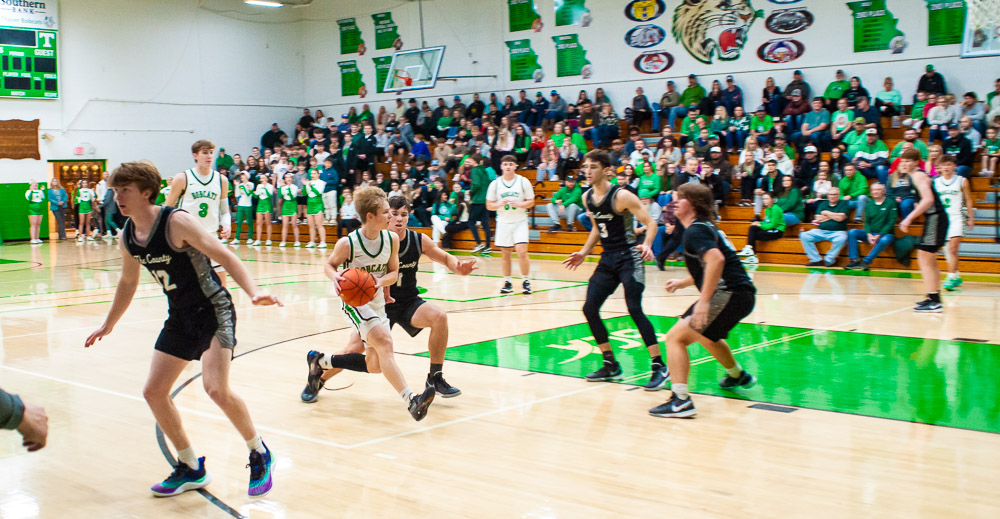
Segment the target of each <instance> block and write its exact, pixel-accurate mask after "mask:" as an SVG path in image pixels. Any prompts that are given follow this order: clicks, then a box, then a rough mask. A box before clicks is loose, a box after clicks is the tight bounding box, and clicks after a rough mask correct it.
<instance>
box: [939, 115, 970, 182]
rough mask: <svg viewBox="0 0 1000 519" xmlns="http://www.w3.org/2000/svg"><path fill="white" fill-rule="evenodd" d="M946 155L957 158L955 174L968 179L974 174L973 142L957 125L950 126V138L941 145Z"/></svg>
mask: <svg viewBox="0 0 1000 519" xmlns="http://www.w3.org/2000/svg"><path fill="white" fill-rule="evenodd" d="M941 147H942V148H943V149H944V153H945V155H951V156H952V157H955V173H958V174H959V175H962V176H963V177H966V178H968V177H969V176H970V175H971V174H972V166H973V165H974V163H973V155H974V153H973V151H972V141H970V140H969V138H968V137H966V136H965V134H963V133H962V128H961V127H960V126H959V125H957V124H955V123H952V124H949V125H948V138H947V139H945V140H944V142H942V143H941Z"/></svg>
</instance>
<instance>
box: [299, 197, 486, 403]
mask: <svg viewBox="0 0 1000 519" xmlns="http://www.w3.org/2000/svg"><path fill="white" fill-rule="evenodd" d="M389 215H390V218H389V230H390V231H392V232H394V233H396V235H398V236H399V281H397V282H396V283H394V284H393V285H391V286H390V287H389V293H388V294H387V296H388V297H386V299H385V301H386V305H385V313H386V315H387V316H388V317H389V326H390V327H392V326H393V325H396V324H398V325H399V326H400V327H401V328H403V329H404V330H406V333H408V334H410V337H416V336H417V334H419V333H420V330H422V329H424V328H430V329H431V332H430V336H429V337H428V338H427V350H428V351H429V352H430V360H431V369H430V372H429V373H428V374H427V386H428V387H431V386H433V387H434V390H435V391H437V393H438V394H439V395H441V396H442V397H444V398H451V397H456V396H458V395H461V394H462V391H461V390H459V389H458V388H457V387H454V386H452V385H450V384H448V382H447V381H445V379H444V375H443V373H442V369H443V366H444V354H445V350H446V349H447V348H448V314H446V313H444V311H443V310H441V309H440V308H438V307H437V306H436V305H434V304H433V303H428V302H427V301H424V300H423V299H421V298H420V296H419V292H418V291H417V267H418V264H419V263H420V256H421V255H426V256H427V257H428V258H430V259H431V260H433V261H436V262H438V263H440V264H442V265H444V266H446V267H448V270H450V271H451V272H453V273H455V274H458V275H460V276H468V275H469V274H471V273H472V271H473V270H475V269H476V261H475V260H464V261H463V260H459V259H458V258H457V257H455V256H452V255H451V254H448V253H447V252H445V251H444V250H442V249H441V248H440V247H438V246H437V245H436V244H435V243H434V241H433V240H431V239H430V237H429V236H427V235H426V234H421V233H418V232H416V231H413V230H410V229H408V228H407V225H406V224H407V222H408V221H409V219H410V205H409V204H408V203H407V202H406V199H405V198H403V197H401V196H394V197H392V198H390V199H389ZM363 351H364V345H363V344H362V343H361V341H360V340H357V341H352V342H351V343H349V344H348V346H347V348H346V349H345V351H342V352H341V353H340V354H345V353H362V352H363ZM341 371H342V369H341V368H334V369H328V370H326V371H323V374H322V377H319V376H312V375H311V376H310V377H309V381H308V384H307V385H306V388H305V389H304V390H303V391H302V401H303V402H306V403H312V402H315V401H316V400H317V398H319V390H320V389H321V388H322V387H323V383H324V382H326V381H327V380H330V379H331V378H332V377H333V376H334V375H336V374H337V373H340V372H341Z"/></svg>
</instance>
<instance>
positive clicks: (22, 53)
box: [0, 27, 59, 99]
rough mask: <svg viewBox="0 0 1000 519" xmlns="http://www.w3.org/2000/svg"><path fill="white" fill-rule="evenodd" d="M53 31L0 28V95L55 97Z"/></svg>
mask: <svg viewBox="0 0 1000 519" xmlns="http://www.w3.org/2000/svg"><path fill="white" fill-rule="evenodd" d="M57 34H58V32H57V31H46V30H36V29H23V28H17V27H0V97H18V98H48V99H56V98H58V97H59V73H58V71H57V69H56V63H57V61H56V35H57Z"/></svg>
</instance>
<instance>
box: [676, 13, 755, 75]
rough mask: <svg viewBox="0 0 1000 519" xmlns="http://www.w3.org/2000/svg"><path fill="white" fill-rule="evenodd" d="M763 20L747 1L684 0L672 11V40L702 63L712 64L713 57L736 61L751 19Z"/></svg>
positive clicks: (751, 22)
mask: <svg viewBox="0 0 1000 519" xmlns="http://www.w3.org/2000/svg"><path fill="white" fill-rule="evenodd" d="M763 17H764V11H763V10H754V8H753V5H752V4H751V3H750V0H684V1H683V2H682V3H681V5H679V6H677V9H675V10H674V23H673V32H674V38H675V39H676V40H677V41H678V42H680V43H681V44H682V45H684V48H685V49H687V51H688V53H689V54H691V56H692V57H693V58H694V59H696V60H698V61H700V62H702V63H708V64H711V63H712V56H713V54H714V55H715V57H717V58H719V59H720V60H723V61H732V60H735V59H739V57H740V53H741V52H742V51H743V46H744V45H746V42H747V33H748V32H749V31H750V26H751V25H752V24H753V22H754V20H756V19H757V18H763Z"/></svg>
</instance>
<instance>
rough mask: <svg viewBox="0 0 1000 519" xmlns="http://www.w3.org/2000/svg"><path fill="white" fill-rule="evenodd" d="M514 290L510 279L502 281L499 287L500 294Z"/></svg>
mask: <svg viewBox="0 0 1000 519" xmlns="http://www.w3.org/2000/svg"><path fill="white" fill-rule="evenodd" d="M513 292H514V285H512V284H511V283H510V281H504V282H503V288H501V289H500V293H501V294H511V293H513Z"/></svg>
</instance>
